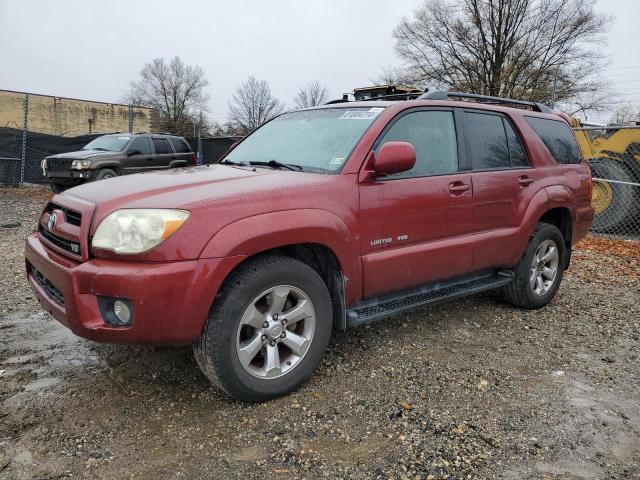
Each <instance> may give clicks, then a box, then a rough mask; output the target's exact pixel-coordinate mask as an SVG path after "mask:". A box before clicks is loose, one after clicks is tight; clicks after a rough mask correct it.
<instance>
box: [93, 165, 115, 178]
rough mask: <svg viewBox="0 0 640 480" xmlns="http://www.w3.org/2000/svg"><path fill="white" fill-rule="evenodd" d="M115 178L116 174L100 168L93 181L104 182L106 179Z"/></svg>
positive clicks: (108, 169)
mask: <svg viewBox="0 0 640 480" xmlns="http://www.w3.org/2000/svg"><path fill="white" fill-rule="evenodd" d="M117 176H118V174H117V173H116V172H115V171H114V170H111V169H110V168H101V169H100V170H98V173H97V175H96V176H95V178H94V181H98V180H106V179H108V178H113V177H117Z"/></svg>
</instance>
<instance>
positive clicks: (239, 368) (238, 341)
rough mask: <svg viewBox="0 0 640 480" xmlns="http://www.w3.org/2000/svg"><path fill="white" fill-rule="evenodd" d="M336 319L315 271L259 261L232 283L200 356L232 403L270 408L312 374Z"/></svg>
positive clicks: (214, 311) (276, 260)
mask: <svg viewBox="0 0 640 480" xmlns="http://www.w3.org/2000/svg"><path fill="white" fill-rule="evenodd" d="M281 304H282V305H283V307H282V308H280V307H279V305H281ZM293 307H295V309H294V308H293ZM278 312H280V313H279V314H278V316H277V317H276V315H273V314H274V313H278ZM296 312H297V313H298V315H297V316H296V315H295V314H296ZM283 315H286V316H290V320H291V321H288V319H287V318H284V319H283V318H282V317H283ZM294 316H296V320H294ZM297 317H300V318H297ZM332 319H333V307H332V304H331V297H330V295H329V291H328V289H327V286H326V285H325V283H324V281H323V280H322V278H321V277H320V275H318V273H317V272H316V271H315V270H313V269H312V268H311V267H309V266H308V265H306V264H305V263H302V262H300V261H298V260H294V259H291V258H288V257H283V256H276V255H271V256H265V257H259V258H256V259H253V260H249V261H248V262H247V263H246V264H245V265H242V266H241V267H240V268H239V269H238V270H236V271H235V272H233V273H232V274H231V275H230V276H229V278H228V279H227V281H226V282H225V284H224V286H223V287H222V289H221V290H220V292H219V294H218V295H217V297H216V299H215V302H214V304H213V306H212V308H211V311H210V313H209V318H208V320H207V324H206V326H205V329H204V332H203V334H202V337H201V338H200V340H198V341H197V342H196V343H195V344H194V356H195V359H196V362H197V363H198V366H199V367H200V369H201V370H202V372H203V373H204V374H205V376H206V377H207V378H208V379H209V380H210V381H211V382H212V383H213V384H214V385H216V386H218V387H219V388H221V389H222V390H223V391H225V392H226V393H227V394H228V395H230V396H231V397H233V398H236V399H238V400H241V401H245V402H264V401H267V400H271V399H273V398H276V397H280V396H282V395H286V394H288V393H290V392H292V391H294V390H296V389H297V388H298V387H299V386H300V385H302V384H303V383H304V382H305V381H306V380H307V379H308V378H309V377H310V376H311V375H312V374H313V372H314V370H315V369H316V367H317V366H318V364H319V363H320V360H321V359H322V357H323V356H324V352H325V350H326V348H327V345H328V343H329V338H330V336H331V329H332V322H333V320H332ZM265 322H266V323H265ZM251 323H252V324H253V325H251ZM283 324H284V326H281V325H283ZM267 325H268V328H265V326H267ZM265 337H266V338H265ZM301 339H302V340H301ZM274 344H275V345H274ZM290 345H294V346H295V348H296V351H297V352H298V353H299V354H300V355H299V356H298V355H295V354H294V350H293V349H292V348H291V347H290ZM252 346H254V347H255V348H251V347H252ZM253 352H257V353H253ZM241 357H242V360H241ZM276 357H277V358H279V363H276V362H275V360H274V359H275V358H276ZM270 359H271V362H270ZM273 365H280V367H279V369H278V368H277V367H274V368H270V367H272V366H273Z"/></svg>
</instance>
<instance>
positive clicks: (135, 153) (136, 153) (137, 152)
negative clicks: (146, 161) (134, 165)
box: [127, 148, 142, 157]
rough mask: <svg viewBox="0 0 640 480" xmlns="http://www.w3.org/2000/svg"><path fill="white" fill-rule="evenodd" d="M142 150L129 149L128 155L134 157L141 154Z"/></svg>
mask: <svg viewBox="0 0 640 480" xmlns="http://www.w3.org/2000/svg"><path fill="white" fill-rule="evenodd" d="M141 153H142V152H141V151H140V150H138V149H137V148H133V149H131V150H128V151H127V157H133V156H134V155H140V154H141Z"/></svg>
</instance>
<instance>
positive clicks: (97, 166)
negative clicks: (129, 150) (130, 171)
mask: <svg viewBox="0 0 640 480" xmlns="http://www.w3.org/2000/svg"><path fill="white" fill-rule="evenodd" d="M101 168H112V169H114V170H115V171H116V172H124V171H126V169H125V168H123V167H122V164H121V163H119V162H114V161H111V160H105V161H104V162H101V161H96V162H95V165H94V162H91V174H92V175H95V174H96V173H98V170H100V169H101Z"/></svg>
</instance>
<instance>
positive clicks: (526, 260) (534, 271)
mask: <svg viewBox="0 0 640 480" xmlns="http://www.w3.org/2000/svg"><path fill="white" fill-rule="evenodd" d="M566 250H567V249H566V247H565V243H564V237H563V236H562V233H560V230H558V228H557V227H556V226H554V225H550V224H548V223H539V224H538V226H537V227H536V229H535V231H534V232H533V235H532V236H531V240H529V245H528V246H527V249H526V250H525V252H524V255H523V257H522V259H521V260H520V262H519V263H518V265H516V268H515V269H514V273H515V278H514V280H513V282H512V283H511V284H509V285H507V286H506V287H504V289H503V294H504V296H505V298H506V300H507V301H508V302H509V303H511V304H512V305H515V306H516V307H521V308H529V309H535V308H540V307H543V306H545V305H546V304H547V303H549V302H550V301H551V299H552V298H553V297H554V295H555V294H556V292H557V291H558V287H559V286H560V282H561V281H562V275H563V274H564V269H565V265H566V258H567V254H566V253H567V252H566Z"/></svg>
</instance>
